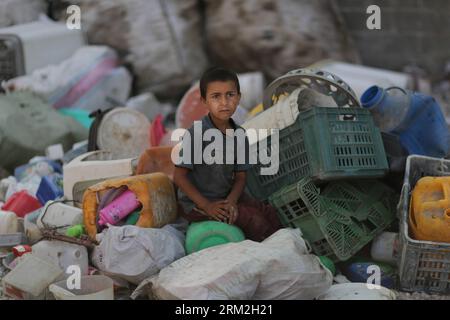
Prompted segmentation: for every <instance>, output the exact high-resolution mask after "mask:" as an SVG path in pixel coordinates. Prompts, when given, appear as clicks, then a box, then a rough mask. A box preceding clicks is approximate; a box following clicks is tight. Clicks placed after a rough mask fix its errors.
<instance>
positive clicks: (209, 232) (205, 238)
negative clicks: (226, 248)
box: [186, 221, 245, 254]
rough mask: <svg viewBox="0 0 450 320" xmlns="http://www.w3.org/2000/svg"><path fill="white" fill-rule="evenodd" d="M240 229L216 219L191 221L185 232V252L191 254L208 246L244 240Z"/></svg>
mask: <svg viewBox="0 0 450 320" xmlns="http://www.w3.org/2000/svg"><path fill="white" fill-rule="evenodd" d="M244 240H245V236H244V233H243V232H242V230H241V229H239V228H238V227H236V226H234V225H229V224H226V223H223V222H218V221H204V222H196V223H192V224H191V225H190V226H189V228H188V231H187V234H186V252H187V254H191V253H193V252H196V251H200V250H203V249H206V248H209V247H213V246H217V245H221V244H226V243H230V242H240V241H244Z"/></svg>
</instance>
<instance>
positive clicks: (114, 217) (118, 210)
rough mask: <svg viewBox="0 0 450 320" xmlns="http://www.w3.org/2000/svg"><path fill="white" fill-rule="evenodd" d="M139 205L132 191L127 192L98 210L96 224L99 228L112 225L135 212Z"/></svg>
mask: <svg viewBox="0 0 450 320" xmlns="http://www.w3.org/2000/svg"><path fill="white" fill-rule="evenodd" d="M140 205H141V204H140V202H139V200H138V198H137V197H136V195H135V194H134V193H133V192H132V191H130V190H127V191H125V192H124V193H122V194H121V195H120V196H119V197H117V198H116V199H114V201H112V202H111V203H110V204H109V205H107V206H106V207H105V208H103V209H101V210H100V218H99V221H98V224H99V225H101V226H102V225H106V223H109V224H113V225H114V224H116V223H118V222H119V221H120V220H122V219H123V218H124V217H126V216H128V215H129V214H130V213H131V212H133V211H134V210H136V209H137V208H138V207H139V206H140Z"/></svg>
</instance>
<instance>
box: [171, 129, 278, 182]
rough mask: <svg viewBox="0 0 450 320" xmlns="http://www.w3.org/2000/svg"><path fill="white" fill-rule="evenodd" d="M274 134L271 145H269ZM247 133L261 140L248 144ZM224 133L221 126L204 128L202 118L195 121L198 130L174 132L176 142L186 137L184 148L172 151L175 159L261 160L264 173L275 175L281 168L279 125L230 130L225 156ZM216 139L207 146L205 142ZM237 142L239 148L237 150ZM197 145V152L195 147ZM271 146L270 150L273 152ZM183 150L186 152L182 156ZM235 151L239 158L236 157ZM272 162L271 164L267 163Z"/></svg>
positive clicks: (215, 161) (187, 161)
mask: <svg viewBox="0 0 450 320" xmlns="http://www.w3.org/2000/svg"><path fill="white" fill-rule="evenodd" d="M269 136H270V139H271V146H270V149H269V148H268V139H265V138H267V137H269ZM246 137H248V139H249V140H250V141H259V142H258V143H254V144H251V145H250V146H249V148H246ZM223 139H224V136H223V134H222V133H221V132H220V131H218V130H217V129H206V130H203V129H202V122H201V121H195V122H194V134H193V137H192V136H191V134H190V132H189V131H186V130H184V129H176V130H174V131H173V132H172V135H171V140H172V141H173V142H176V143H178V142H180V141H183V143H182V144H181V148H180V149H179V150H177V149H176V148H174V149H173V150H172V153H171V158H172V162H173V163H174V164H175V165H180V164H189V165H190V164H207V165H211V164H257V163H259V164H261V165H262V167H261V169H260V174H261V175H274V174H276V173H277V172H278V169H279V129H247V130H245V131H244V130H239V129H238V130H233V129H227V130H226V138H225V139H226V141H225V146H226V153H225V154H226V155H225V159H224V156H223V155H224V152H223V151H224V150H223V146H224V140H223ZM209 141H212V142H211V143H210V144H208V146H206V147H205V148H204V149H203V142H209ZM235 142H236V150H235ZM191 145H193V152H192V149H191ZM269 150H270V152H269ZM180 152H182V156H180ZM235 154H236V155H237V156H236V159H235ZM267 165H268V167H267Z"/></svg>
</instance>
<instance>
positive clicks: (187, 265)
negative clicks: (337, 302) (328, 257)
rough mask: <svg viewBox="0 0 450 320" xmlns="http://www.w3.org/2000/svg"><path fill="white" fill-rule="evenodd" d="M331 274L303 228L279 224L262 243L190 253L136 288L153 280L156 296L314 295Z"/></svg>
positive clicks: (327, 284) (327, 285) (324, 288)
mask: <svg viewBox="0 0 450 320" xmlns="http://www.w3.org/2000/svg"><path fill="white" fill-rule="evenodd" d="M332 280H333V276H332V274H331V272H330V271H329V270H328V269H326V268H325V267H324V266H322V264H321V263H320V260H319V258H318V257H317V256H314V255H311V254H309V253H308V250H307V248H306V244H305V241H304V240H303V239H302V238H301V233H300V231H299V230H298V229H281V230H279V231H277V232H276V233H274V234H273V235H272V236H271V237H269V238H267V239H266V240H264V241H263V242H261V243H259V242H254V241H250V240H246V241H243V242H239V243H228V244H225V245H220V246H216V247H211V248H208V249H205V250H202V251H199V252H196V253H194V254H191V255H189V256H186V257H184V258H182V259H180V260H177V261H175V262H174V263H172V264H171V265H170V266H168V267H166V268H164V269H163V270H161V272H160V273H159V275H157V276H154V277H152V278H150V279H148V280H146V281H144V282H143V283H142V284H141V285H140V286H139V287H138V288H137V289H136V291H135V293H136V294H139V293H140V292H142V289H143V288H145V287H147V285H150V292H149V295H150V296H151V297H153V298H156V299H194V300H211V299H214V300H216V299H220V300H226V299H233V300H234V299H313V298H315V297H317V296H319V295H320V294H323V293H324V292H326V291H327V290H328V289H329V288H330V286H331V284H332ZM147 288H148V287H147ZM135 293H133V295H132V297H136V294H135Z"/></svg>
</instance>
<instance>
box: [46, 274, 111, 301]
mask: <svg viewBox="0 0 450 320" xmlns="http://www.w3.org/2000/svg"><path fill="white" fill-rule="evenodd" d="M49 290H50V292H51V293H53V295H54V296H55V299H56V300H114V281H113V280H112V279H111V278H108V277H106V276H103V275H95V276H83V277H81V281H80V289H68V288H67V281H65V280H64V281H59V282H56V283H53V284H51V285H50V286H49Z"/></svg>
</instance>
